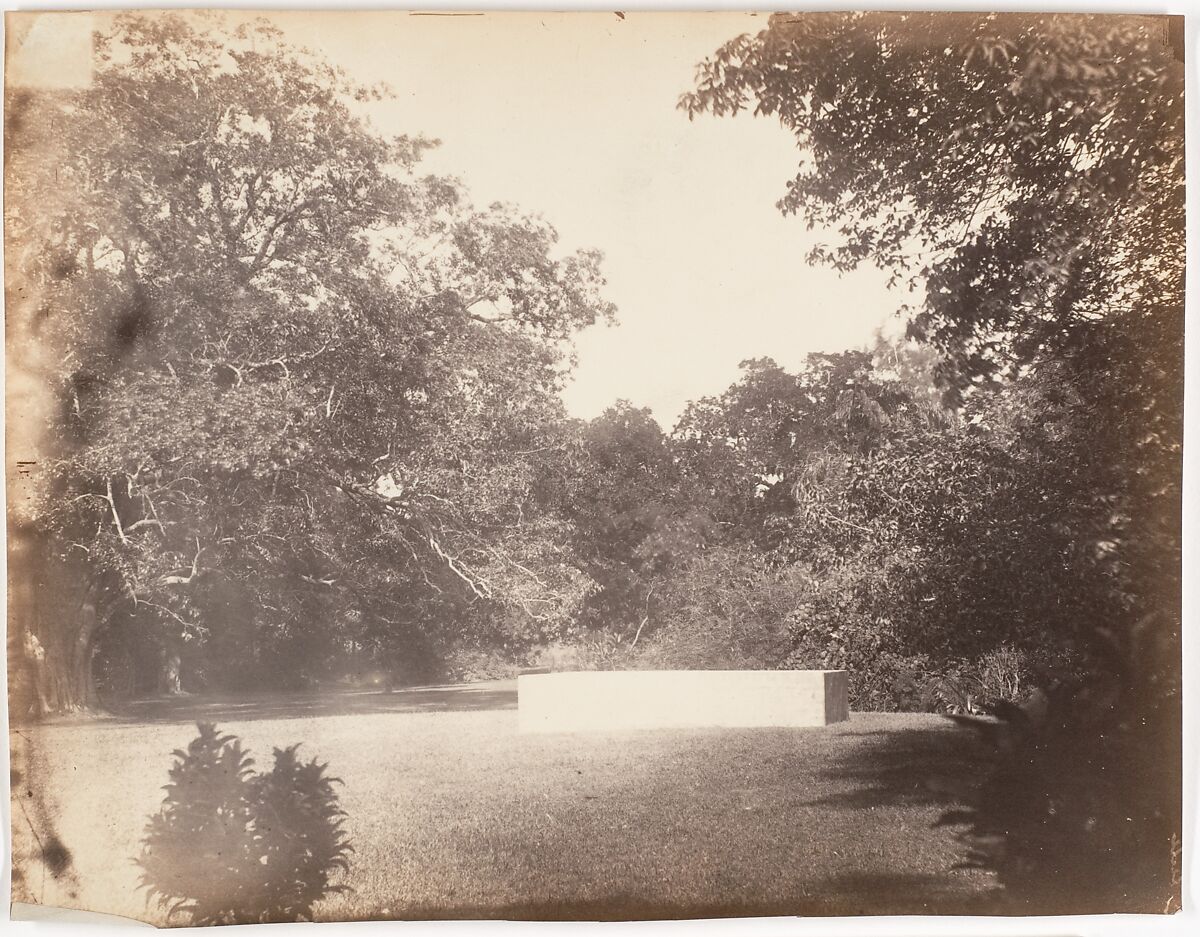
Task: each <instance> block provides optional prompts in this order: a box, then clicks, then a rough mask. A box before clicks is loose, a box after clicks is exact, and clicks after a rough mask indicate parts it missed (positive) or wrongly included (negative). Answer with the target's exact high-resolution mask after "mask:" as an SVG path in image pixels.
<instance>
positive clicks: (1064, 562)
mask: <svg viewBox="0 0 1200 937" xmlns="http://www.w3.org/2000/svg"><path fill="white" fill-rule="evenodd" d="M1180 27H1181V22H1180V21H1178V18H1174V19H1170V20H1168V19H1166V18H1151V17H1137V16H1105V17H1098V16H1095V17H1093V16H1082V15H1067V14H1053V15H1027V14H976V13H970V14H955V15H949V16H938V17H937V19H936V20H935V19H933V18H931V17H930V16H929V15H921V14H902V13H896V14H844V13H839V14H826V15H810V14H803V15H797V16H782V15H781V16H775V17H772V19H771V20H770V24H769V26H768V28H767V29H765V30H763V31H762V32H760V33H759V34H757V35H755V36H743V37H740V38H738V39H735V40H734V41H732V42H730V43H728V44H727V45H725V46H724V47H723V48H721V49H720V50H718V51H717V53H716V54H715V55H714V56H713V57H712V58H711V59H710V60H709V61H707V62H705V63H704V64H703V65H702V66H701V68H700V71H699V75H698V83H697V88H696V90H695V91H694V92H692V93H691V94H688V95H686V96H685V97H684V99H683V102H682V103H683V106H684V107H685V108H686V109H687V110H688V111H689V112H690V113H692V114H693V115H694V114H697V113H699V112H701V111H711V112H714V113H717V114H728V113H733V112H736V111H737V110H739V109H741V108H743V107H751V108H753V109H754V110H755V112H756V113H758V114H764V115H771V116H774V117H777V118H778V119H779V120H780V121H781V122H782V124H783V125H784V126H785V127H787V128H788V129H789V130H791V131H793V132H794V134H795V135H796V138H797V142H798V144H799V146H800V152H801V154H802V160H801V164H800V166H799V168H798V172H797V174H796V176H795V178H794V179H793V180H792V181H791V182H790V183H789V185H788V190H787V194H786V195H785V196H784V198H783V199H782V200H781V202H780V207H781V208H782V210H784V211H785V212H788V213H796V214H800V215H802V216H803V217H804V218H805V219H806V220H807V221H808V223H809V224H810V226H817V225H820V226H822V227H824V228H829V229H834V230H837V231H838V233H839V234H840V236H841V240H840V242H839V243H837V244H834V245H831V246H826V247H821V248H818V249H817V250H816V251H815V252H814V258H813V259H815V260H820V261H825V262H828V263H832V264H834V265H835V266H838V267H839V268H842V269H849V268H852V267H854V266H856V265H858V264H859V263H863V262H869V263H874V264H877V265H879V266H880V267H883V268H885V269H888V270H891V271H892V272H893V274H894V280H895V281H896V282H899V283H903V284H906V285H907V286H908V287H909V288H910V289H911V290H913V291H914V292H916V293H918V296H919V300H918V302H917V303H916V305H915V307H914V309H913V310H912V314H911V319H910V327H909V334H910V336H912V337H914V338H917V339H921V340H923V341H926V342H927V343H929V344H930V345H931V346H932V347H933V348H934V349H935V350H936V351H937V352H938V354H939V363H938V366H937V369H936V376H937V378H938V381H939V384H940V386H941V387H942V388H943V390H944V396H945V399H946V402H947V403H948V404H950V405H952V406H953V407H955V409H956V412H957V415H958V426H957V427H956V428H955V429H954V430H952V431H951V432H948V433H947V432H942V433H937V434H935V435H934V436H926V437H925V438H922V435H921V433H919V432H918V433H905V434H903V436H904V438H903V439H900V440H896V441H895V442H891V443H886V444H884V445H881V446H880V447H879V449H878V450H877V454H878V457H877V458H874V459H871V460H869V462H868V464H869V465H870V466H871V467H870V469H869V470H866V471H864V470H863V466H862V464H861V463H860V464H859V467H858V468H857V469H855V470H853V475H852V476H851V477H847V479H846V482H845V483H844V484H842V485H839V486H838V489H839V492H840V495H839V497H838V500H837V503H836V505H835V508H834V510H833V512H832V515H831V516H836V517H838V518H839V519H840V520H841V522H843V523H853V524H855V525H857V526H858V527H859V528H861V529H862V533H863V538H862V539H861V541H860V544H859V545H857V546H856V545H854V544H853V543H851V542H850V539H851V538H850V536H849V535H847V536H846V537H845V538H844V539H845V540H846V542H847V546H845V547H841V548H839V549H838V551H837V552H838V555H839V557H840V558H843V559H844V558H846V557H850V558H852V559H851V564H850V565H849V566H845V567H843V569H845V570H847V573H846V578H845V579H844V581H843V584H842V585H843V588H842V590H841V595H840V597H839V598H838V599H837V601H840V602H841V603H842V607H841V608H840V609H839V617H841V619H842V620H843V621H844V622H845V623H846V624H847V625H849V626H850V627H852V628H854V629H856V630H857V631H858V632H859V637H860V639H865V640H866V641H867V643H868V648H870V645H871V642H876V643H877V644H878V647H877V649H876V653H880V652H882V651H884V650H885V648H887V644H888V639H889V638H894V639H895V640H896V647H897V648H898V649H900V650H901V651H902V652H904V653H910V654H911V653H912V652H914V651H918V652H920V653H922V654H923V655H933V656H934V658H935V659H936V657H937V656H940V655H947V654H959V653H962V652H964V651H968V650H974V651H975V652H978V651H980V650H983V649H984V647H986V646H994V641H995V638H996V637H1001V638H1002V639H1003V640H1004V641H1005V642H1006V643H1011V646H1012V647H1013V648H1014V649H1016V650H1019V651H1021V652H1022V653H1024V654H1027V655H1033V659H1034V661H1035V665H1036V664H1042V663H1047V664H1050V665H1051V666H1049V667H1045V668H1044V669H1045V670H1046V671H1047V672H1046V673H1045V675H1044V676H1043V677H1042V680H1041V682H1042V683H1043V684H1045V685H1049V684H1050V683H1051V682H1052V681H1057V682H1059V683H1060V684H1061V686H1059V687H1058V689H1057V690H1056V691H1055V692H1052V693H1050V695H1049V696H1048V697H1047V703H1046V707H1045V709H1046V711H1045V712H1043V713H1041V714H1040V716H1039V718H1038V719H1037V720H1034V721H1036V723H1037V726H1036V728H1031V727H1030V726H1028V725H1023V724H1022V725H1019V726H1018V735H1019V736H1020V737H1021V738H1022V739H1023V741H1022V742H1021V743H1020V744H1018V745H1015V746H1009V747H1008V749H1007V750H1006V751H1005V752H1004V755H1003V757H1002V758H1001V761H1000V767H999V769H998V771H997V774H996V775H995V777H994V778H993V783H992V784H991V785H990V787H989V790H988V792H987V796H985V797H984V798H982V799H981V801H980V803H979V806H978V809H977V810H976V811H975V812H974V813H973V814H972V822H973V823H974V824H975V833H976V834H977V836H978V837H979V839H980V841H981V842H992V843H994V842H995V836H996V834H997V833H998V832H1000V831H1003V832H1005V833H1007V834H1008V835H1007V836H1006V837H1005V838H1004V840H1003V847H1002V848H1001V849H999V850H995V849H988V848H983V849H982V850H981V852H980V856H981V857H982V859H983V861H985V862H986V863H987V864H989V865H991V866H992V867H994V868H996V869H997V870H998V871H999V872H1000V873H1001V875H1002V878H1003V879H1004V880H1005V881H1006V882H1007V883H1009V884H1012V885H1014V886H1016V888H1015V893H1017V894H1019V895H1024V896H1026V897H1027V898H1029V900H1031V901H1032V902H1033V903H1034V904H1035V905H1038V906H1040V907H1044V908H1045V907H1052V908H1059V909H1063V910H1070V909H1077V908H1079V907H1080V906H1082V904H1083V903H1085V902H1086V900H1087V898H1088V896H1089V895H1092V894H1094V892H1093V891H1092V889H1100V892H1101V893H1102V894H1105V895H1107V896H1109V897H1108V899H1106V900H1109V899H1111V900H1112V902H1113V904H1112V906H1111V907H1110V908H1105V910H1115V909H1117V908H1119V907H1123V908H1126V909H1134V908H1137V909H1140V910H1150V909H1153V910H1162V909H1164V908H1165V907H1166V905H1167V902H1166V901H1165V900H1160V899H1159V898H1156V897H1155V896H1156V895H1157V896H1166V895H1169V894H1171V892H1172V889H1173V888H1175V887H1176V886H1177V875H1175V874H1174V871H1173V868H1172V863H1173V862H1174V861H1176V860H1177V852H1178V843H1179V810H1180V805H1179V796H1180V789H1179V780H1180V768H1181V765H1180V762H1179V749H1180V743H1181V738H1180V728H1181V726H1180V719H1179V693H1180V685H1179V684H1180V681H1179V676H1180V657H1179V634H1180V627H1181V608H1180V593H1181V589H1180V585H1181V580H1180V574H1181V536H1180V498H1181V489H1182V484H1181V482H1182V475H1181V459H1180V453H1181V447H1182V386H1183V271H1184V262H1185V252H1184V237H1185V228H1184V214H1183V213H1184V179H1183V141H1184V135H1183V120H1184V101H1183V86H1184V79H1183V75H1184V72H1183V65H1182V35H1181V33H1180ZM819 510H820V511H826V510H827V505H826V503H825V502H821V503H820V506H819ZM799 513H801V514H805V513H811V511H808V510H802V511H800V512H799ZM817 542H821V543H824V542H826V541H825V539H824V538H818V540H817ZM855 557H856V558H857V559H854V558H855ZM864 561H865V562H864ZM864 586H865V587H866V588H865V589H863V588H861V587H864ZM864 593H865V594H864ZM820 617H821V616H820V615H819V613H818V618H820ZM864 625H865V626H866V627H865V628H864ZM881 639H882V643H880V642H881ZM821 643H822V644H826V646H827V643H826V642H824V639H822V640H821ZM860 643H861V640H860ZM887 651H888V653H891V649H890V648H887ZM1064 654H1065V662H1064V660H1063V658H1062V655H1064ZM1039 657H1040V658H1042V660H1040V661H1039V660H1038V658H1039ZM922 659H925V658H922ZM1072 662H1073V664H1072ZM943 666H944V664H943ZM874 669H876V670H877V668H874ZM1035 669H1037V668H1036V666H1035ZM1084 673H1086V674H1087V675H1088V679H1080V678H1081V675H1082V674H1084ZM1001 711H1002V712H1003V711H1006V710H1005V709H1004V707H1001ZM1007 711H1008V712H1009V713H1010V715H1011V714H1014V713H1015V712H1016V711H1015V710H1011V709H1010V710H1007ZM1022 712H1023V711H1022ZM1023 721H1024V722H1029V721H1030V720H1029V719H1028V718H1027V717H1026V716H1025V715H1022V716H1021V717H1020V718H1017V719H1016V722H1018V723H1022V722H1023ZM1067 761H1069V762H1070V764H1071V765H1072V766H1073V770H1072V771H1071V772H1064V771H1061V770H1056V769H1055V765H1062V764H1063V763H1065V762H1067ZM1049 839H1053V840H1054V847H1053V848H1049V847H1048V846H1047V842H1048V840H1049ZM1130 866H1138V867H1139V875H1140V876H1141V877H1140V878H1139V880H1138V881H1136V882H1135V881H1133V879H1132V878H1131V877H1130V875H1129V873H1128V870H1129V867H1130ZM1035 884H1037V886H1038V887H1036V888H1035V887H1034V885H1035ZM1056 889H1057V893H1055V890H1056ZM1122 896H1123V897H1122ZM1090 910H1099V909H1098V908H1097V907H1096V905H1095V902H1093V903H1092V905H1091V906H1090Z"/></svg>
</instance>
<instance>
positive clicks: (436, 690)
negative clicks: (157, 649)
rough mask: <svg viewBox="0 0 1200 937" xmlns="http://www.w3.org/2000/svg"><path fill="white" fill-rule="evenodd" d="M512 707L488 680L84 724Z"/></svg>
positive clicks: (130, 710) (147, 708) (175, 702)
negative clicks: (485, 681)
mask: <svg viewBox="0 0 1200 937" xmlns="http://www.w3.org/2000/svg"><path fill="white" fill-rule="evenodd" d="M516 708H517V685H516V682H515V681H493V682H489V683H471V684H462V685H441V686H423V687H409V688H406V689H401V690H393V691H391V692H388V691H381V690H373V689H372V690H347V689H337V690H328V691H323V692H316V693H312V692H309V693H271V694H255V695H238V696H234V695H223V696H171V697H156V698H153V699H143V700H130V701H128V702H124V703H121V704H118V705H114V706H111V707H110V708H109V711H108V712H107V713H103V714H99V715H97V716H94V717H92V718H91V719H89V721H94V722H98V723H102V724H103V723H110V724H117V725H126V724H132V723H176V722H185V723H191V722H232V721H246V720H260V719H304V718H310V717H322V716H349V715H379V714H386V713H431V712H485V711H497V710H514V709H516ZM46 721H47V722H48V721H49V720H46ZM55 721H58V720H55Z"/></svg>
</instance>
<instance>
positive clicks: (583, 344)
mask: <svg viewBox="0 0 1200 937" xmlns="http://www.w3.org/2000/svg"><path fill="white" fill-rule="evenodd" d="M234 15H237V14H234ZM271 15H272V17H273V18H274V19H275V22H276V23H277V24H278V25H279V26H280V27H281V28H282V29H283V31H284V33H285V34H286V35H287V36H289V37H290V38H292V39H293V40H294V41H295V42H297V43H299V44H302V45H305V46H308V47H309V48H312V49H313V50H315V51H318V52H321V53H323V54H324V55H325V56H326V57H328V58H329V59H330V60H331V61H332V62H334V63H335V64H337V65H340V66H341V67H343V68H344V69H345V70H346V71H347V72H348V73H349V75H350V76H351V77H353V78H356V79H358V80H361V81H363V82H366V83H375V82H380V81H383V82H386V83H387V84H388V85H390V86H391V88H392V90H393V91H394V93H395V98H394V99H392V100H387V101H384V102H381V103H379V104H377V105H373V106H372V110H371V115H370V117H371V120H372V122H373V123H375V124H376V125H377V126H378V128H379V129H380V130H381V131H384V132H388V133H409V134H422V135H425V136H429V137H435V138H438V139H440V140H441V141H442V145H441V146H440V147H439V148H438V149H436V150H435V151H433V152H431V153H430V154H428V155H427V156H426V159H425V163H426V166H427V168H428V170H429V171H431V172H441V173H449V174H452V175H455V176H458V177H459V178H461V179H462V180H463V181H464V182H465V183H466V185H467V187H468V188H469V190H470V191H471V193H472V196H473V198H474V200H475V201H476V202H477V203H478V204H489V203H491V202H493V201H505V202H511V203H514V204H516V205H517V206H519V207H520V208H522V209H524V210H526V211H530V212H534V213H537V214H540V215H542V216H543V217H545V218H546V220H547V221H549V222H550V223H551V224H553V225H554V226H555V227H556V228H557V229H558V231H559V233H560V236H561V241H560V244H561V246H562V247H563V249H564V250H565V251H566V250H574V249H578V248H599V249H600V250H601V251H603V253H604V255H605V262H604V271H605V273H606V275H607V278H608V284H609V285H608V289H607V291H606V298H607V299H609V300H610V301H612V302H613V303H615V304H616V306H617V310H618V314H617V324H616V325H614V326H603V325H602V326H597V327H594V328H592V329H589V330H587V331H585V332H584V333H582V334H581V335H580V336H579V337H578V339H577V342H576V348H577V352H578V366H577V368H576V371H575V375H574V379H573V381H572V382H571V384H570V385H569V387H568V388H567V390H566V392H565V394H564V400H565V403H566V406H567V408H568V411H569V412H570V413H571V414H572V415H574V416H578V417H582V418H590V417H593V416H596V415H598V414H599V413H601V412H603V410H604V409H605V408H606V407H608V406H611V405H612V404H613V403H614V402H615V401H616V400H617V399H618V398H624V399H626V400H629V401H631V402H632V403H633V404H634V405H636V406H642V407H649V408H650V409H651V410H652V411H653V413H654V415H655V416H656V418H657V419H658V421H659V422H660V424H662V425H663V427H664V428H666V429H669V428H670V427H671V426H672V425H673V424H674V422H675V419H676V418H677V416H678V415H679V413H680V412H681V411H682V410H683V408H684V406H685V405H686V403H687V401H689V400H692V399H696V398H698V397H701V396H705V395H710V394H719V393H720V392H721V391H723V390H724V389H725V388H726V387H728V386H729V385H730V384H731V383H732V382H733V381H734V380H736V379H737V376H738V365H739V363H740V362H741V361H743V360H745V359H747V358H755V357H765V356H769V357H772V358H774V359H775V360H776V361H778V362H779V363H780V364H782V365H784V366H785V367H792V368H795V367H797V366H799V365H800V364H801V363H802V362H803V360H804V357H805V355H806V354H808V353H809V352H811V351H837V350H841V349H845V348H850V347H858V346H862V345H864V344H865V343H867V342H869V341H870V340H871V337H872V335H873V333H874V331H875V330H876V329H877V328H879V327H880V326H881V325H883V324H885V323H887V322H889V320H890V321H891V323H892V327H893V328H894V327H895V320H894V318H893V317H892V314H893V313H894V311H895V310H896V308H897V307H898V306H899V305H901V304H902V303H903V302H904V301H906V299H907V298H908V297H907V296H904V295H900V294H895V293H889V292H888V291H887V289H886V288H885V285H884V281H885V274H883V273H880V272H879V271H875V270H873V269H865V270H861V271H857V272H855V273H852V274H847V275H839V274H837V273H836V272H834V271H832V270H829V269H827V268H822V267H810V266H809V265H808V264H806V262H805V255H806V254H807V253H808V251H809V249H810V248H811V247H812V246H813V244H814V243H817V242H818V241H831V240H836V234H834V233H831V232H824V231H813V232H809V231H808V230H807V226H806V223H805V221H804V219H803V218H798V217H791V218H784V217H783V216H782V215H781V214H780V213H779V211H778V210H777V209H776V207H775V203H776V201H777V200H778V199H779V198H780V196H781V195H782V194H783V193H784V191H785V186H786V182H787V180H788V179H789V178H791V176H792V175H793V174H794V172H795V169H796V165H797V162H798V159H799V155H798V151H797V149H796V144H795V141H794V139H793V138H792V136H791V135H790V134H789V133H787V132H786V131H785V130H784V129H783V128H782V127H780V126H779V125H778V123H777V122H775V121H773V120H769V119H766V118H754V117H753V116H751V115H748V114H743V115H740V116H738V117H737V118H732V119H731V118H714V117H711V116H707V115H705V116H701V117H698V118H697V119H696V120H695V121H689V119H688V117H687V115H686V114H684V113H683V112H681V111H679V110H678V109H677V107H676V102H677V101H678V99H679V96H680V94H682V93H683V92H685V91H687V90H689V89H690V88H691V87H692V81H693V76H694V73H695V67H696V65H697V63H699V62H700V61H701V60H702V59H703V58H705V57H706V56H707V55H709V54H711V53H712V52H713V51H715V50H716V49H717V47H718V46H720V45H721V44H722V43H723V42H725V41H727V40H729V39H732V38H733V37H735V36H737V35H739V34H741V33H744V32H755V31H757V30H759V29H761V28H763V27H765V25H766V21H765V17H762V16H755V15H753V14H748V13H718V14H702V13H687V14H684V13H665V14H654V13H628V14H627V15H626V16H625V18H624V19H621V18H619V17H617V16H616V15H615V14H612V13H577V14H553V13H530V14H510V13H489V14H485V15H481V16H429V15H412V14H407V13H395V12H373V13H317V12H301V13H273V14H271ZM56 19H57V18H56ZM80 19H82V17H81V18H80ZM53 26H54V28H53V29H52V30H50V32H51V33H53V35H54V36H55V37H57V38H56V43H55V44H56V46H57V47H58V48H59V49H60V50H61V49H62V48H63V47H66V46H68V45H69V43H67V42H66V41H65V39H64V37H65V36H66V34H67V32H68V31H65V30H64V26H63V23H62V22H61V21H58V22H55V23H54V24H53ZM60 54H61V53H60Z"/></svg>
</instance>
